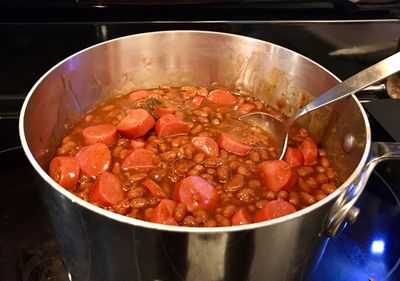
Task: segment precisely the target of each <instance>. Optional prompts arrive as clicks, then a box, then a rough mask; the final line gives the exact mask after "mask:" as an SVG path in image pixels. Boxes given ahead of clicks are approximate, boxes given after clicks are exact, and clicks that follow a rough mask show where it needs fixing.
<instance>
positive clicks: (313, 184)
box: [306, 177, 318, 188]
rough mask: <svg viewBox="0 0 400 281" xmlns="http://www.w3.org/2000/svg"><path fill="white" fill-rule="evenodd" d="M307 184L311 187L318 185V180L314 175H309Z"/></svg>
mask: <svg viewBox="0 0 400 281" xmlns="http://www.w3.org/2000/svg"><path fill="white" fill-rule="evenodd" d="M306 184H307V186H309V187H311V188H317V187H318V182H317V181H316V180H315V178H313V177H309V178H308V179H306Z"/></svg>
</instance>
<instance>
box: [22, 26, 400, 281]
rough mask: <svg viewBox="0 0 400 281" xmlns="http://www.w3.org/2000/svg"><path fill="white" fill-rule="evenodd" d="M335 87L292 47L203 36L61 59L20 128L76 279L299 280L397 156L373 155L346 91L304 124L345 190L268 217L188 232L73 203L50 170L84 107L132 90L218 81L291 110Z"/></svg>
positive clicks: (103, 47) (125, 43) (136, 38)
mask: <svg viewBox="0 0 400 281" xmlns="http://www.w3.org/2000/svg"><path fill="white" fill-rule="evenodd" d="M337 83H338V79H337V78H336V77H335V76H334V75H333V74H331V73H330V72H329V71H327V70H326V69H324V68H323V67H321V66H319V65H317V64H316V63H314V62H312V61H311V60H309V59H307V58H306V57H303V56H301V55H299V54H297V53H295V52H293V51H291V50H288V49H285V48H283V47H280V46H277V45H274V44H271V43H268V42H263V41H260V40H256V39H252V38H247V37H242V36H236V35H232V34H223V33H214V32H202V31H168V32H155V33H145V34H138V35H133V36H127V37H123V38H119V39H115V40H111V41H108V42H105V43H101V44H98V45H95V46H93V47H90V48H87V49H85V50H83V51H81V52H79V53H77V54H74V55H72V56H71V57H69V58H67V59H65V60H64V61H62V62H60V63H59V64H57V65H56V66H55V67H53V68H52V69H51V70H49V71H48V72H47V73H46V74H45V75H44V76H43V77H42V78H41V79H40V80H39V81H38V82H37V83H36V84H35V85H34V87H33V88H32V90H31V91H30V93H29V94H28V96H27V98H26V100H25V103H24V105H23V108H22V111H21V116H20V135H21V141H22V144H23V148H24V150H25V153H26V155H27V157H28V158H29V160H30V162H31V163H32V165H33V166H34V168H35V169H36V170H37V172H38V173H39V174H40V176H41V177H42V178H43V179H44V181H43V188H42V194H43V198H44V201H45V203H46V205H47V207H48V211H49V214H50V217H51V219H52V223H53V225H54V229H55V232H56V236H57V239H58V242H59V245H60V249H61V253H62V256H63V259H64V261H65V264H66V267H67V269H68V271H69V272H70V274H71V276H72V280H74V281H75V280H95V281H101V280H107V281H112V280H118V281H121V280H301V279H305V278H306V277H307V273H308V272H309V271H310V270H311V269H312V267H313V265H314V264H315V262H316V260H318V257H319V254H320V253H321V249H323V247H322V246H323V245H324V243H325V242H326V239H327V237H329V236H334V235H336V234H337V233H338V232H339V230H340V228H341V227H342V226H343V225H344V224H345V223H346V221H349V220H350V221H351V220H354V218H355V217H356V215H357V209H355V208H353V204H354V202H355V200H356V199H357V198H358V196H359V194H360V193H361V191H362V189H363V187H364V185H365V182H366V179H367V178H368V175H369V173H370V171H371V170H372V168H373V167H374V165H375V164H376V163H377V162H379V161H381V160H382V159H385V158H388V157H389V158H390V157H399V153H398V151H399V145H398V144H382V143H379V144H373V149H372V150H371V140H370V138H371V136H370V128H369V123H368V119H367V118H366V115H365V112H364V110H363V108H362V107H361V105H360V103H359V102H358V100H357V99H356V98H355V97H353V96H351V97H349V98H347V99H345V100H343V101H340V102H338V103H336V104H334V105H332V106H331V107H327V108H324V109H323V110H317V111H316V112H315V113H314V114H311V115H310V116H308V117H307V118H306V119H307V120H304V119H303V120H300V122H302V123H303V125H304V126H306V127H307V128H308V129H309V130H310V132H311V133H312V135H313V137H314V138H316V139H317V140H318V141H319V142H320V143H321V145H322V146H323V147H325V148H326V150H327V152H328V154H329V156H330V158H331V159H332V162H333V165H334V167H335V168H336V170H337V171H338V173H339V180H340V182H341V186H340V187H339V188H338V190H336V191H335V192H334V193H333V194H331V195H330V196H328V197H327V198H325V199H324V200H322V201H320V202H318V203H316V204H314V205H312V206H310V207H308V208H306V209H304V210H301V211H299V212H296V213H294V214H292V215H289V216H286V217H282V218H278V219H275V220H272V221H266V222H261V223H257V224H251V225H244V226H235V227H221V228H188V227H175V226H166V225H158V224H153V223H149V222H144V221H140V220H135V219H132V218H128V217H124V216H121V215H117V214H114V213H111V212H107V211H105V210H103V209H101V208H99V207H96V206H93V205H91V204H89V203H87V202H85V201H83V200H81V199H79V198H78V197H76V196H74V195H73V194H71V193H69V192H68V191H66V190H65V189H63V188H61V187H60V186H58V185H57V184H56V183H55V182H54V181H53V180H52V179H51V178H50V177H49V176H48V175H47V173H46V170H47V167H48V163H49V161H50V159H51V157H52V156H53V154H54V152H55V149H56V146H57V145H58V144H59V142H60V141H61V139H62V137H63V135H64V134H65V133H66V132H67V130H68V128H70V127H71V126H72V125H73V124H74V123H75V122H76V121H77V120H78V119H79V118H80V117H81V116H82V115H83V114H85V113H86V112H87V111H88V110H89V109H91V108H92V107H93V106H95V105H96V104H98V103H100V102H101V101H103V100H105V99H108V98H110V97H112V96H116V95H121V94H126V93H129V92H130V91H132V90H134V89H142V88H154V87H157V86H159V85H171V86H182V85H196V86H206V87H209V86H210V85H215V84H217V85H218V86H220V87H224V88H228V89H231V90H234V91H237V92H240V93H242V94H251V95H254V96H256V97H258V98H262V99H264V100H267V101H268V102H269V103H270V104H272V105H277V106H278V105H279V108H280V109H281V110H282V111H284V112H285V113H287V114H289V115H290V114H291V113H292V112H294V111H296V110H297V109H298V108H299V107H301V106H302V105H303V104H304V103H305V102H306V101H307V100H309V99H312V98H313V96H317V95H319V94H321V93H323V92H324V91H325V90H327V89H329V88H330V87H332V86H333V85H335V84H337ZM382 149H383V150H382ZM396 151H397V152H396ZM369 158H371V159H373V160H369ZM367 163H368V164H367Z"/></svg>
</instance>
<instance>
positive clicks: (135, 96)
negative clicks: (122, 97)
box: [128, 90, 151, 101]
mask: <svg viewBox="0 0 400 281" xmlns="http://www.w3.org/2000/svg"><path fill="white" fill-rule="evenodd" d="M150 94H151V93H150V91H146V90H139V91H135V92H132V93H130V94H129V96H128V98H129V99H130V100H132V101H137V100H141V99H147V97H148V96H149V95H150Z"/></svg>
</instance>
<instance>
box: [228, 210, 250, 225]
mask: <svg viewBox="0 0 400 281" xmlns="http://www.w3.org/2000/svg"><path fill="white" fill-rule="evenodd" d="M249 223H251V218H250V215H249V213H248V212H247V211H246V209H245V208H239V210H237V211H236V212H235V213H234V214H233V216H232V225H243V224H249Z"/></svg>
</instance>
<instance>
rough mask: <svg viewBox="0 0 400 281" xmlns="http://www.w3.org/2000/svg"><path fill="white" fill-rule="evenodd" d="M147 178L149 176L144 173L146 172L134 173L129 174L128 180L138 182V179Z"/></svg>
mask: <svg viewBox="0 0 400 281" xmlns="http://www.w3.org/2000/svg"><path fill="white" fill-rule="evenodd" d="M145 178H147V174H144V173H141V174H133V175H129V176H128V180H129V181H130V182H138V181H141V180H144V179H145Z"/></svg>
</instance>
